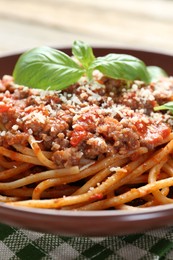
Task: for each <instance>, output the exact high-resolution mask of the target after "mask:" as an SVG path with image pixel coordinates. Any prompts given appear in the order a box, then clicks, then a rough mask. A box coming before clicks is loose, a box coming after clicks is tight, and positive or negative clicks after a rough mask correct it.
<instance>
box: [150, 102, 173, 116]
mask: <svg viewBox="0 0 173 260" xmlns="http://www.w3.org/2000/svg"><path fill="white" fill-rule="evenodd" d="M159 110H169V111H170V112H171V113H172V114H173V101H170V102H168V103H165V104H163V105H161V106H156V107H154V111H159Z"/></svg>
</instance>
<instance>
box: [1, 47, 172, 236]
mask: <svg viewBox="0 0 173 260" xmlns="http://www.w3.org/2000/svg"><path fill="white" fill-rule="evenodd" d="M62 50H63V51H65V52H66V53H68V54H71V52H70V49H62ZM110 52H114V53H121V54H123V53H124V54H130V55H133V56H135V57H138V58H140V59H142V60H143V61H144V62H145V63H146V64H147V65H156V66H161V67H162V68H163V69H165V70H166V71H167V73H168V74H169V75H173V56H172V55H168V54H162V53H154V52H148V51H141V50H128V49H117V48H94V53H95V55H96V56H104V55H105V54H108V53H110ZM18 57H19V54H15V55H10V56H6V57H1V58H0V77H2V76H3V75H4V74H12V71H13V68H14V65H15V63H16V61H17V59H18ZM0 222H2V223H5V224H9V225H12V226H16V227H22V228H27V229H31V230H36V231H42V232H49V233H55V234H59V235H70V236H77V235H80V236H107V235H122V234H130V233H137V232H144V231H146V230H148V229H154V228H159V227H164V226H165V225H167V226H168V225H173V205H171V204H169V205H165V206H157V207H151V208H148V209H143V210H129V211H125V210H108V211H106V210H105V211H104V210H102V211H86V212H80V211H65V210H46V209H34V208H33V209H32V208H22V207H20V208H19V207H12V206H8V205H5V204H3V203H0Z"/></svg>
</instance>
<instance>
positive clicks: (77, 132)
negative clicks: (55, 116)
mask: <svg viewBox="0 0 173 260" xmlns="http://www.w3.org/2000/svg"><path fill="white" fill-rule="evenodd" d="M86 135H87V132H86V130H85V129H84V127H83V126H81V125H78V126H76V127H75V128H74V130H73V132H72V135H71V138H70V144H71V145H72V146H77V145H78V144H79V143H80V142H81V141H82V140H83V139H84V138H85V137H86Z"/></svg>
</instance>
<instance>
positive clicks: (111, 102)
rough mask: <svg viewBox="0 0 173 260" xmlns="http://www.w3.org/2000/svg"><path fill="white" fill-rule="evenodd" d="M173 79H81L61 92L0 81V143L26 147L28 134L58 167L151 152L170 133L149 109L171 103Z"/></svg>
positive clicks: (7, 79)
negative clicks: (148, 81)
mask: <svg viewBox="0 0 173 260" xmlns="http://www.w3.org/2000/svg"><path fill="white" fill-rule="evenodd" d="M172 96H173V79H171V78H168V79H165V80H162V81H159V82H157V83H152V84H150V85H148V86H147V85H145V84H144V83H143V82H139V81H136V82H134V83H133V84H132V85H130V86H129V84H128V85H127V83H125V82H124V81H120V80H112V79H108V78H103V79H101V80H100V81H99V82H94V83H90V84H89V83H88V82H87V81H86V79H84V78H83V79H81V81H80V82H78V83H77V84H74V85H72V86H70V87H69V88H67V89H65V90H62V91H49V90H45V91H44V90H39V89H30V88H28V87H26V86H18V85H16V84H14V82H13V79H12V77H8V76H5V77H4V78H3V79H2V80H1V81H0V126H1V132H0V145H1V146H5V147H10V146H12V145H15V144H22V145H25V146H27V145H28V144H27V140H28V137H29V135H33V136H34V137H35V139H36V140H37V141H38V144H39V145H40V147H41V149H43V150H49V151H52V154H53V155H52V160H53V161H54V162H55V163H56V164H57V167H69V166H72V165H80V164H82V162H88V161H90V160H97V159H98V158H99V157H100V156H101V157H106V156H110V155H113V154H117V153H119V154H126V153H128V152H129V151H135V150H137V149H138V148H140V147H147V148H148V149H151V150H152V149H154V148H155V147H156V146H158V145H159V144H161V143H162V142H163V140H164V139H165V138H166V137H167V136H168V135H169V134H170V132H171V126H170V125H169V124H167V123H166V121H168V119H169V118H168V117H169V116H168V115H165V114H161V113H154V112H153V107H154V106H156V105H158V104H163V103H164V102H168V101H170V100H171V99H172Z"/></svg>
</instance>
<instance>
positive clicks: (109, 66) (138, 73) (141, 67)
mask: <svg viewBox="0 0 173 260" xmlns="http://www.w3.org/2000/svg"><path fill="white" fill-rule="evenodd" d="M90 69H98V70H99V71H100V72H102V73H103V74H104V75H105V76H108V77H111V78H115V79H125V80H135V79H138V80H142V81H144V82H146V83H149V81H150V78H149V73H148V71H147V68H146V66H145V64H144V63H143V61H141V60H139V59H138V58H135V57H133V56H131V55H127V54H114V53H111V54H108V55H106V56H104V57H98V58H96V59H95V60H94V61H93V63H92V64H91V66H90Z"/></svg>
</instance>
